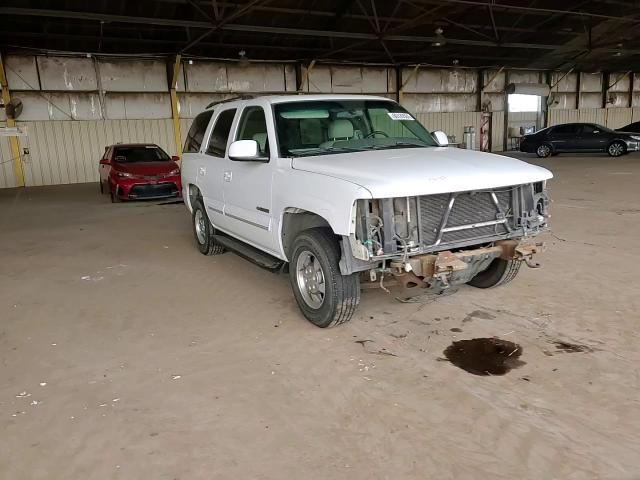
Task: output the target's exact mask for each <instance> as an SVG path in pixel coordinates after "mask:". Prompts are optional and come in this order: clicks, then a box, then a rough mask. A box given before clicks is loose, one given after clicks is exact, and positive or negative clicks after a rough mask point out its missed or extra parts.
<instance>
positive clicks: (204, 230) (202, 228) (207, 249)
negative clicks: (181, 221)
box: [191, 198, 224, 255]
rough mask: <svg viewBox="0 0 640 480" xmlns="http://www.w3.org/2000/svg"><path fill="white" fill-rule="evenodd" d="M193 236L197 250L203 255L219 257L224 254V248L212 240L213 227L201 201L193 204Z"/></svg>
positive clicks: (198, 200)
mask: <svg viewBox="0 0 640 480" xmlns="http://www.w3.org/2000/svg"><path fill="white" fill-rule="evenodd" d="M191 218H192V220H193V236H194V237H195V239H196V244H197V245H198V250H200V253H202V254H203V255H220V254H221V253H224V247H223V246H222V245H219V244H218V243H216V241H215V240H214V238H213V227H212V225H211V222H210V221H209V217H208V216H207V212H206V211H205V209H204V205H203V204H202V200H201V199H199V198H198V199H197V200H196V201H195V202H193V215H192V217H191Z"/></svg>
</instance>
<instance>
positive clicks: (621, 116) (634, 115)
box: [549, 107, 640, 128]
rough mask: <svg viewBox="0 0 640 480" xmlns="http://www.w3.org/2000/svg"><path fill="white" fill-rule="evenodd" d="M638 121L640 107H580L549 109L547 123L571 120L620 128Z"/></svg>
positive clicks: (553, 123)
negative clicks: (578, 108) (576, 108)
mask: <svg viewBox="0 0 640 480" xmlns="http://www.w3.org/2000/svg"><path fill="white" fill-rule="evenodd" d="M637 121H640V108H637V107H634V108H581V109H580V110H575V109H573V110H556V109H553V110H549V125H550V126H551V125H558V124H560V123H572V122H590V123H598V124H600V125H604V126H605V127H609V128H620V127H624V126H625V125H628V124H629V123H631V122H637Z"/></svg>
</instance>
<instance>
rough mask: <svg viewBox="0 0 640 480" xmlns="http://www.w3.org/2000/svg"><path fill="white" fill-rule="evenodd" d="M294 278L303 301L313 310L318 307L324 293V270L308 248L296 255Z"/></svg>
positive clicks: (322, 300)
mask: <svg viewBox="0 0 640 480" xmlns="http://www.w3.org/2000/svg"><path fill="white" fill-rule="evenodd" d="M296 279H297V281H298V290H299V291H300V294H301V295H302V298H303V299H304V302H305V303H306V304H307V305H308V306H309V307H311V308H313V309H314V310H317V309H318V308H320V307H321V306H322V304H323V303H324V295H325V282H324V272H323V271H322V266H321V265H320V262H319V261H318V259H317V258H316V257H315V255H314V254H313V253H311V252H309V251H308V250H305V251H303V252H301V253H300V255H298V261H297V262H296Z"/></svg>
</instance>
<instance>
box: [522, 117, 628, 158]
mask: <svg viewBox="0 0 640 480" xmlns="http://www.w3.org/2000/svg"><path fill="white" fill-rule="evenodd" d="M638 150H640V134H634V133H629V132H617V131H615V130H611V129H610V128H607V127H603V126H602V125H598V124H595V123H565V124H562V125H554V126H553V127H548V128H545V129H542V130H540V131H538V132H536V133H533V134H531V135H525V136H524V137H522V141H521V142H520V151H521V152H528V153H535V154H536V155H538V156H539V157H542V158H544V157H548V156H550V155H557V154H558V153H588V152H603V153H608V154H609V155H610V156H612V157H619V156H620V155H624V154H625V153H628V152H635V151H638Z"/></svg>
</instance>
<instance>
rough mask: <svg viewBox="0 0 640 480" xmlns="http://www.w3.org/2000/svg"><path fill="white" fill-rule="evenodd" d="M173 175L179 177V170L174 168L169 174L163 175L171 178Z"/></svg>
mask: <svg viewBox="0 0 640 480" xmlns="http://www.w3.org/2000/svg"><path fill="white" fill-rule="evenodd" d="M173 175H180V169H179V168H175V169H173V170H171V171H170V172H169V173H165V174H164V176H165V177H171V176H173Z"/></svg>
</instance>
